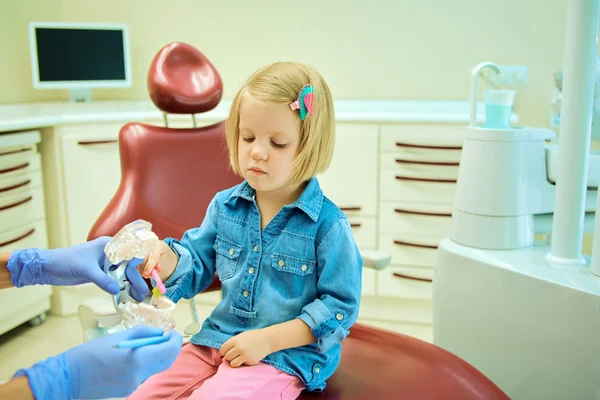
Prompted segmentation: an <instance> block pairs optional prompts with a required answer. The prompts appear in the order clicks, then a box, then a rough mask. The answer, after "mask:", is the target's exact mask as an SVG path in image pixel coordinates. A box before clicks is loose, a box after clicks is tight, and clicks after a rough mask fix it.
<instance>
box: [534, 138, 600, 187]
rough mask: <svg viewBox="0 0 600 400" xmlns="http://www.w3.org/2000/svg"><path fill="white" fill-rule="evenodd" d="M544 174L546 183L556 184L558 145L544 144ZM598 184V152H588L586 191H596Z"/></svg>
mask: <svg viewBox="0 0 600 400" xmlns="http://www.w3.org/2000/svg"><path fill="white" fill-rule="evenodd" d="M546 172H547V175H548V181H549V182H552V183H554V184H556V178H557V175H558V145H557V144H546ZM599 182H600V151H598V150H590V155H589V159H588V176H587V187H588V189H597V188H598V183H599Z"/></svg>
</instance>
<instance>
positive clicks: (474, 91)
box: [469, 61, 502, 128]
mask: <svg viewBox="0 0 600 400" xmlns="http://www.w3.org/2000/svg"><path fill="white" fill-rule="evenodd" d="M485 68H491V69H492V70H494V72H496V73H497V74H498V75H502V71H500V67H498V66H497V65H496V64H494V63H493V62H490V61H484V62H481V63H479V64H477V65H476V66H475V67H474V68H473V71H472V72H471V113H470V114H471V121H470V124H469V126H470V127H471V128H475V127H477V100H478V97H479V96H478V93H477V83H478V80H479V73H480V72H481V71H482V70H483V69H485Z"/></svg>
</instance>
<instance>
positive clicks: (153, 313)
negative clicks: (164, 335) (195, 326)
mask: <svg viewBox="0 0 600 400" xmlns="http://www.w3.org/2000/svg"><path fill="white" fill-rule="evenodd" d="M119 309H120V311H121V315H122V317H123V327H124V328H131V327H132V326H135V325H150V326H153V327H155V328H161V329H164V331H165V332H169V331H170V330H172V329H173V328H175V319H174V312H175V303H173V302H172V301H171V300H169V299H168V298H167V297H165V296H161V297H159V298H154V297H153V299H152V304H146V303H136V302H134V301H127V302H125V303H121V304H119Z"/></svg>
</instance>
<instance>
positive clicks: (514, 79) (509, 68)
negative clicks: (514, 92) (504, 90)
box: [492, 65, 528, 86]
mask: <svg viewBox="0 0 600 400" xmlns="http://www.w3.org/2000/svg"><path fill="white" fill-rule="evenodd" d="M498 67H499V68H500V71H502V75H498V74H496V73H493V72H492V83H494V85H501V86H510V85H526V84H527V82H528V68H527V66H526V65H498Z"/></svg>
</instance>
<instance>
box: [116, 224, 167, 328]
mask: <svg viewBox="0 0 600 400" xmlns="http://www.w3.org/2000/svg"><path fill="white" fill-rule="evenodd" d="M157 246H158V236H156V234H155V233H154V232H152V224H150V223H149V222H147V221H144V220H137V221H134V222H131V223H130V224H127V225H125V226H124V227H123V228H121V230H120V231H119V232H118V233H117V234H116V235H115V236H114V237H113V238H112V239H111V240H110V241H109V242H108V243H107V244H106V246H105V247H104V253H105V255H106V261H105V271H106V272H107V273H108V274H109V275H110V276H112V277H113V278H114V279H116V280H117V282H119V285H120V287H121V291H120V292H119V293H118V294H117V295H115V296H114V297H113V298H114V304H115V308H116V309H117V312H118V313H119V314H120V315H121V317H122V325H123V327H125V328H129V327H132V326H134V325H140V324H143V325H150V326H153V327H157V328H161V329H164V330H165V332H168V331H170V330H172V329H173V328H174V327H175V320H174V315H173V314H174V311H175V303H173V302H172V301H171V300H170V299H168V298H167V297H165V296H162V294H161V293H159V295H158V296H156V295H154V296H151V297H150V296H148V297H146V298H145V299H144V301H143V302H141V303H139V302H137V301H135V299H133V298H132V297H131V296H130V295H129V288H130V283H129V282H128V281H126V274H125V269H126V268H127V264H128V262H129V261H131V260H132V259H133V258H138V259H143V258H145V257H146V256H147V255H148V254H150V253H152V252H153V251H154V250H155V249H156V247H157Z"/></svg>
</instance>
